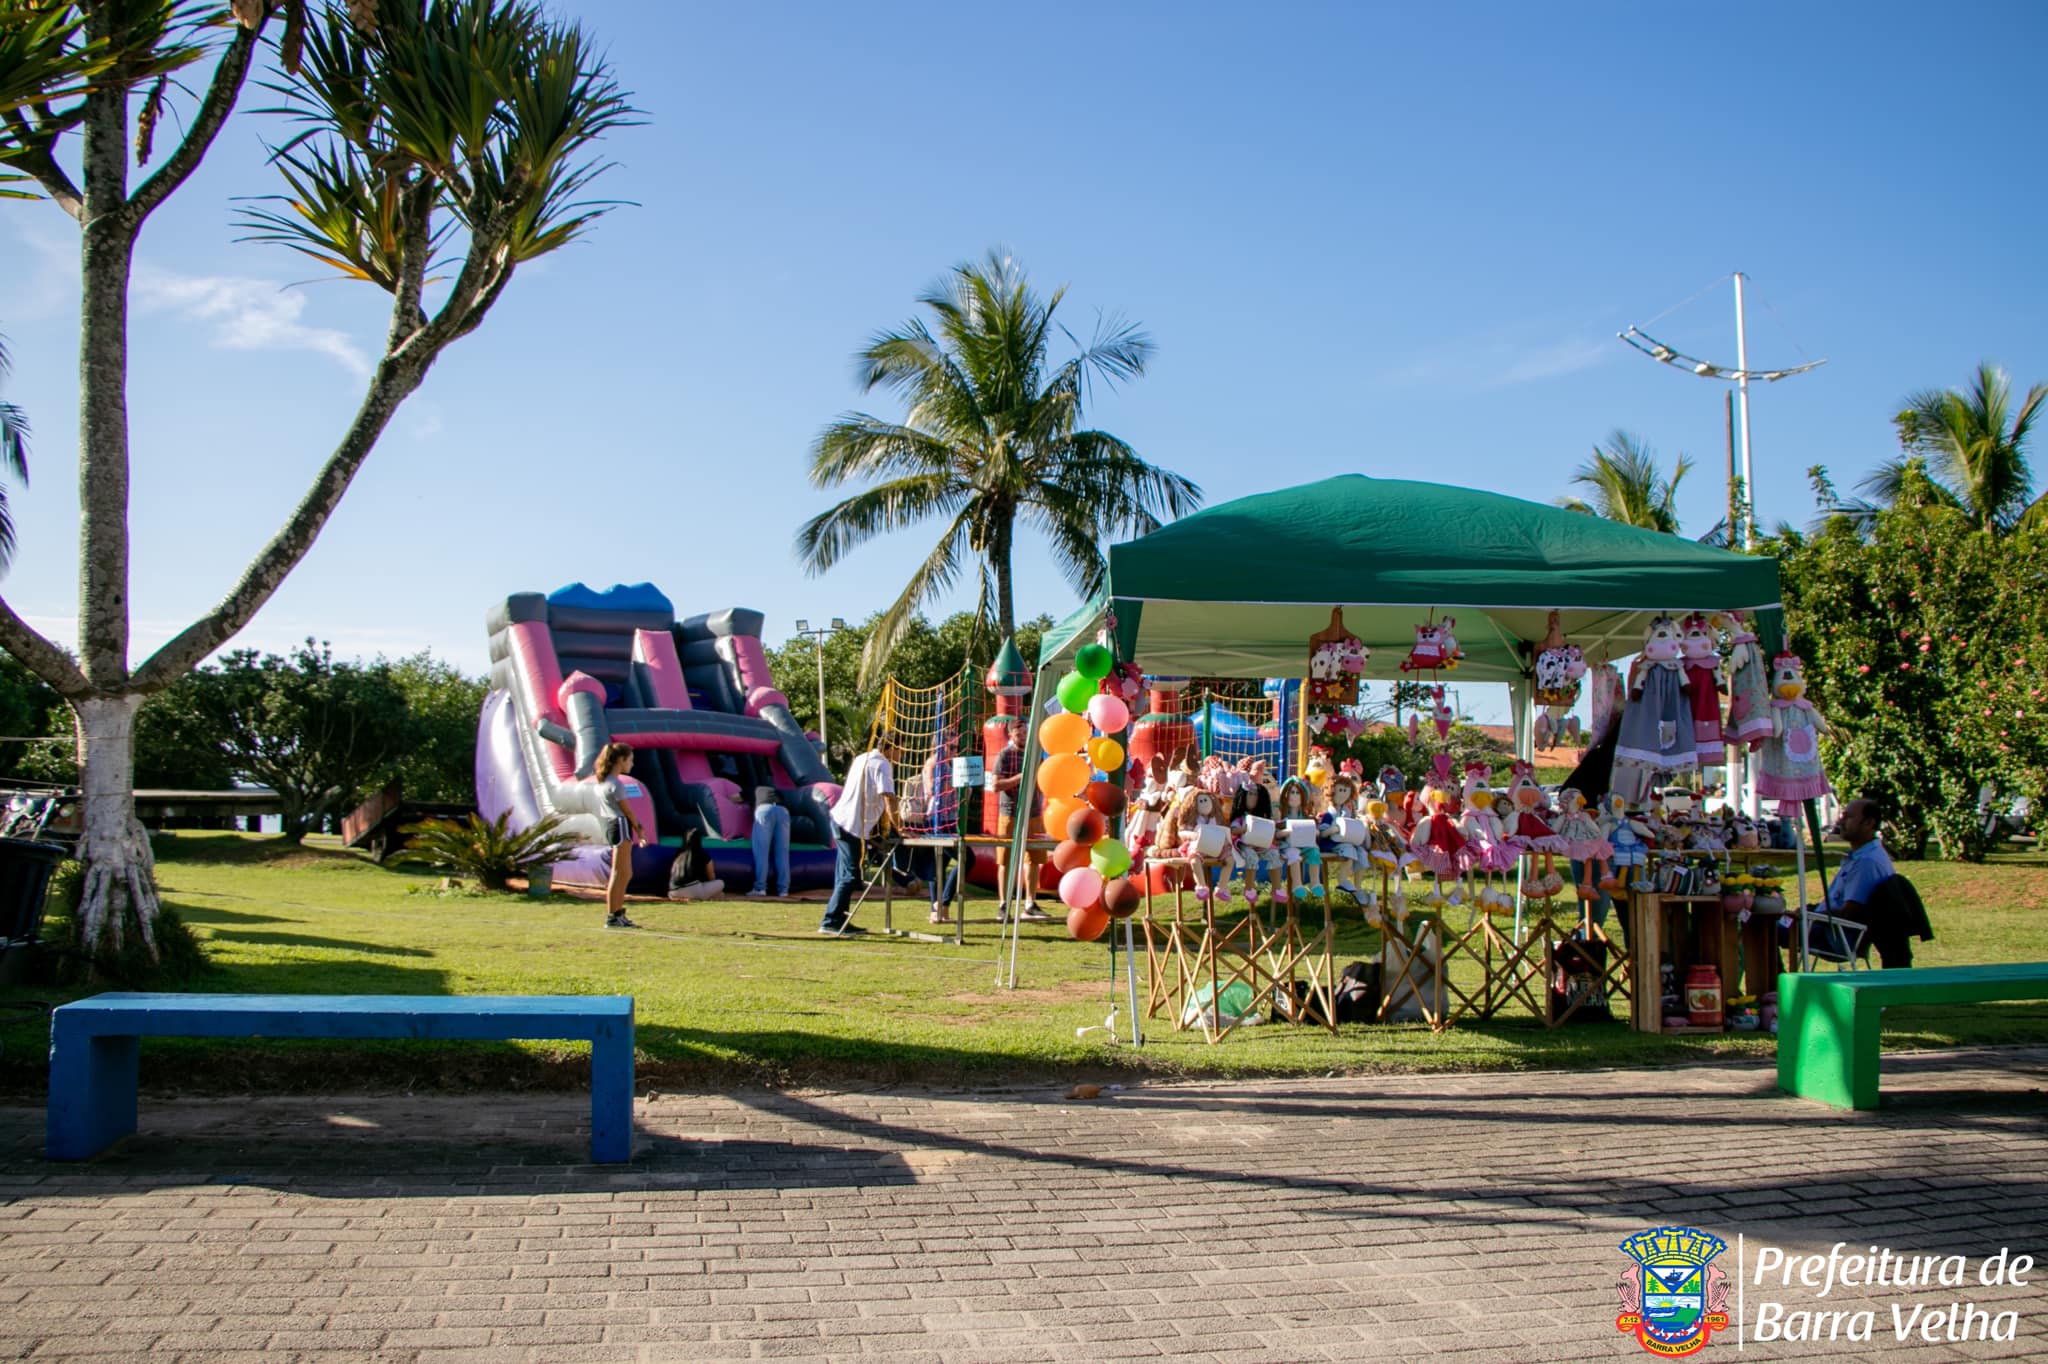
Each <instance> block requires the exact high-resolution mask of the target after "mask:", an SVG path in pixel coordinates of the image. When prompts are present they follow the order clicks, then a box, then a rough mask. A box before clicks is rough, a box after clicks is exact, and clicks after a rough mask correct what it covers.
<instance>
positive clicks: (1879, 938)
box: [1827, 797, 1913, 970]
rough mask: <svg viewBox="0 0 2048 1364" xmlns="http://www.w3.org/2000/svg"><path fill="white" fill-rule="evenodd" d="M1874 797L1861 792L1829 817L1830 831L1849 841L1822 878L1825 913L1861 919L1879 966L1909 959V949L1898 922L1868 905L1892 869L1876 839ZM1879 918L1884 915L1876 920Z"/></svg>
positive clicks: (1890, 966)
mask: <svg viewBox="0 0 2048 1364" xmlns="http://www.w3.org/2000/svg"><path fill="white" fill-rule="evenodd" d="M1879 823H1880V819H1879V816H1878V809H1877V802H1876V801H1874V800H1866V799H1863V798H1861V797H1859V798H1857V799H1855V800H1852V801H1850V802H1849V803H1848V804H1847V805H1844V806H1843V807H1842V813H1841V815H1840V816H1839V817H1838V818H1837V819H1836V820H1835V832H1836V833H1837V834H1840V835H1841V836H1842V838H1843V839H1844V840H1845V841H1846V842H1847V843H1848V845H1849V855H1848V856H1847V857H1845V858H1843V859H1842V862H1841V865H1840V866H1838V867H1836V868H1835V876H1834V879H1833V880H1832V881H1830V882H1828V905H1827V908H1828V913H1830V914H1834V915H1838V916H1840V917H1841V918H1844V919H1848V920H1851V921H1852V922H1855V923H1860V924H1863V925H1864V926H1865V927H1866V928H1868V929H1869V930H1870V933H1869V938H1868V941H1869V943H1870V945H1871V946H1872V947H1875V948H1876V949H1877V953H1878V959H1879V960H1880V961H1881V962H1882V963H1883V964H1884V966H1885V969H1887V970H1894V969H1898V968H1903V967H1907V966H1911V965H1912V964H1913V949H1912V947H1911V945H1910V944H1909V943H1908V942H1907V941H1906V932H1905V929H1904V926H1903V925H1898V924H1893V923H1891V922H1889V921H1888V920H1889V918H1890V917H1891V916H1888V915H1887V914H1886V913H1885V911H1884V910H1883V908H1882V907H1875V908H1874V907H1873V904H1874V901H1873V897H1874V896H1875V894H1876V892H1877V888H1878V887H1879V886H1881V885H1883V884H1884V883H1885V882H1886V881H1889V880H1890V879H1891V878H1892V877H1893V876H1895V875H1897V871H1896V869H1895V868H1893V866H1892V859H1891V855H1890V854H1889V853H1887V852H1885V850H1884V844H1883V843H1882V842H1880V841H1879V840H1878V825H1879ZM1880 920H1886V921H1885V922H1880Z"/></svg>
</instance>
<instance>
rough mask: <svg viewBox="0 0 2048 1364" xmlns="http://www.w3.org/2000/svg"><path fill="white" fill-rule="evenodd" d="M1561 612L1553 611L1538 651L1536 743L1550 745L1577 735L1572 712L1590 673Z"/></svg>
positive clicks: (1536, 671)
mask: <svg viewBox="0 0 2048 1364" xmlns="http://www.w3.org/2000/svg"><path fill="white" fill-rule="evenodd" d="M1558 620H1559V616H1558V613H1557V612H1555V611H1552V612H1551V613H1550V625H1549V628H1548V629H1547V630H1546V631H1545V632H1544V635H1543V643H1542V644H1541V645H1539V646H1538V648H1537V653H1536V665H1535V677H1534V679H1533V681H1534V684H1535V698H1534V699H1535V702H1536V706H1537V711H1536V746H1537V747H1538V748H1548V747H1550V745H1551V744H1552V743H1553V742H1554V741H1561V740H1563V739H1564V738H1566V737H1567V736H1568V735H1576V734H1577V732H1578V725H1579V722H1578V720H1577V719H1576V718H1573V717H1570V716H1569V715H1568V712H1569V711H1570V710H1571V708H1572V707H1573V706H1575V705H1577V704H1578V703H1579V690H1580V685H1581V680H1582V679H1583V678H1584V677H1585V675H1586V656H1585V654H1583V653H1582V652H1580V650H1579V647H1578V646H1577V645H1576V644H1567V643H1566V642H1565V638H1564V629H1563V627H1562V626H1561V625H1559V623H1558Z"/></svg>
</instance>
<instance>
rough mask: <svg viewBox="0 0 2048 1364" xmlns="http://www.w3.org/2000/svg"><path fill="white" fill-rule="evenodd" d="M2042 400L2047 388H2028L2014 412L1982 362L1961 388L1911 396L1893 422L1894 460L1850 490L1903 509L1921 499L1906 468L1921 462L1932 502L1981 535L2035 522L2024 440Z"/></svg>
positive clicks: (1997, 375)
mask: <svg viewBox="0 0 2048 1364" xmlns="http://www.w3.org/2000/svg"><path fill="white" fill-rule="evenodd" d="M2044 399H2048V384H2035V385H2034V386H2033V387H2032V388H2030V389H2028V390H2027V394H2026V397H2024V398H2022V399H2021V400H2020V402H2019V406H2018V408H2017V409H2015V408H2014V406H2013V391H2012V380H2011V378H2010V377H2009V376H2008V375H2007V374H2006V372H2005V371H2004V370H2002V369H1999V368H1998V367H1997V366H1996V365H1993V364H1991V363H1990V362H1989V361H1985V362H1983V363H1981V364H1979V365H1978V366H1977V372H1976V374H1975V375H1974V376H1972V378H1971V381H1970V386H1969V388H1967V389H1953V388H1944V389H1924V390H1922V391H1921V392H1919V393H1915V394H1912V395H1911V396H1909V397H1908V398H1907V399H1906V405H1905V406H1904V407H1903V408H1902V409H1901V410H1900V411H1899V414H1898V415H1897V416H1895V417H1893V418H1892V425H1893V426H1894V427H1895V428H1896V429H1897V430H1898V435H1899V449H1900V451H1901V454H1900V456H1899V457H1898V458H1897V459H1891V460H1886V461H1885V462H1884V463H1883V464H1881V465H1879V466H1878V467H1877V469H1876V470H1875V471H1874V472H1873V473H1871V475H1870V476H1869V477H1868V478H1865V479H1864V480H1863V481H1862V482H1861V483H1860V484H1858V485H1857V486H1858V487H1860V488H1861V489H1862V490H1863V491H1864V492H1865V493H1867V494H1868V495H1869V498H1870V500H1871V501H1872V502H1874V503H1877V504H1878V505H1880V506H1885V507H1891V506H1899V505H1903V503H1902V496H1904V495H1909V494H1910V493H1912V492H1914V491H1917V492H1918V495H1919V496H1920V497H1921V498H1922V500H1925V498H1926V497H1927V495H1928V494H1927V493H1926V491H1925V489H1924V488H1922V487H1921V485H1920V483H1919V482H1918V481H1916V480H1913V479H1910V478H1909V477H1908V475H1907V466H1908V465H1909V464H1910V463H1911V462H1912V461H1914V460H1923V461H1925V466H1926V473H1927V476H1928V478H1930V479H1932V480H1933V484H1934V493H1933V497H1934V498H1935V500H1937V501H1941V502H1944V503H1946V504H1948V505H1953V506H1956V507H1959V508H1961V509H1962V510H1963V511H1965V512H1967V513H1968V514H1969V516H1970V519H1971V520H1973V521H1975V522H1977V523H1978V524H1979V525H1980V526H1982V527H1983V528H1984V529H1985V531H1987V532H1989V533H1991V534H1994V535H1995V534H1998V533H2000V532H2002V531H2007V530H2011V529H2013V528H2014V527H2015V526H2017V525H2018V524H2019V523H2020V521H2021V520H2023V519H2036V518H2038V517H2039V515H2040V514H2041V508H2042V502H2041V501H2036V502H2033V503H2031V504H2030V503H2029V500H2028V499H2029V498H2030V497H2031V495H2032V493H2033V482H2034V480H2033V471H2032V470H2031V469H2030V468H2029V467H2028V464H2027V438H2028V436H2029V435H2030V434H2031V433H2032V428H2033V425H2034V418H2035V416H2036V415H2038V413H2039V412H2040V408H2041V403H2042V401H2043V400H2044ZM2044 500H2048V499H2044Z"/></svg>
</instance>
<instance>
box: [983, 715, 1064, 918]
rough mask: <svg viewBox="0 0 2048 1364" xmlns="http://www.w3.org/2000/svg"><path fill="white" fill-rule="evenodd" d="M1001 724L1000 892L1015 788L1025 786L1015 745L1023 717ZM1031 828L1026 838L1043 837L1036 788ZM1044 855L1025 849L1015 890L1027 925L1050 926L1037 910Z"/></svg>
mask: <svg viewBox="0 0 2048 1364" xmlns="http://www.w3.org/2000/svg"><path fill="white" fill-rule="evenodd" d="M996 718H997V719H998V720H1000V721H1001V722H1002V724H1003V736H1004V737H1003V751H1002V752H1000V753H998V754H996V770H995V779H994V781H993V782H992V783H991V785H993V786H994V788H995V792H996V837H997V838H999V839H1000V840H1002V841H1001V842H999V843H997V844H996V885H997V886H999V887H1002V888H1003V890H1005V891H1008V890H1010V889H1011V885H1010V839H1011V836H1012V834H1013V833H1014V832H1015V831H1016V820H1017V795H1018V789H1019V788H1020V787H1022V786H1023V784H1024V748H1023V745H1022V744H1020V743H1018V742H1017V734H1018V731H1019V730H1020V729H1022V728H1023V717H1021V716H1016V715H999V716H997V717H996ZM1030 810H1031V814H1030V816H1029V819H1030V827H1029V828H1028V829H1027V830H1026V832H1025V836H1026V837H1027V838H1030V837H1043V836H1044V835H1045V827H1044V826H1043V825H1042V824H1041V823H1040V822H1039V821H1040V819H1041V817H1042V816H1043V815H1044V814H1045V796H1044V795H1043V794H1041V793H1040V792H1039V791H1037V790H1036V789H1033V790H1032V792H1031V805H1030ZM1044 860H1045V859H1044V854H1043V853H1038V852H1033V851H1031V850H1030V849H1028V848H1027V849H1026V850H1025V853H1024V865H1025V874H1024V877H1023V878H1022V879H1023V883H1022V884H1021V885H1019V886H1017V887H1015V891H1016V903H1018V904H1020V905H1021V906H1022V908H1021V909H1020V910H1019V911H1018V917H1019V918H1021V919H1022V920H1023V921H1024V922H1025V923H1028V924H1043V923H1051V922H1052V918H1051V916H1050V915H1047V914H1043V913H1041V912H1040V911H1039V908H1038V868H1039V864H1040V863H1042V862H1043V861H1044Z"/></svg>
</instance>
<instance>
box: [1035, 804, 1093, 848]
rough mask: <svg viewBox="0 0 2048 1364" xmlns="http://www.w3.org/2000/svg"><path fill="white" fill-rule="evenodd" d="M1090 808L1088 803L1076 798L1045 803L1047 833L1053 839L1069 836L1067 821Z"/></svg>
mask: <svg viewBox="0 0 2048 1364" xmlns="http://www.w3.org/2000/svg"><path fill="white" fill-rule="evenodd" d="M1087 808H1088V802H1087V801H1085V800H1081V799H1079V798H1078V797H1075V796H1063V797H1061V798H1060V799H1058V800H1049V801H1047V802H1046V803H1045V832H1046V834H1047V836H1048V837H1051V838H1065V837H1066V836H1067V821H1068V820H1070V819H1072V818H1073V817H1074V816H1075V815H1076V814H1077V813H1079V812H1080V811H1082V810H1085V809H1087Z"/></svg>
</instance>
